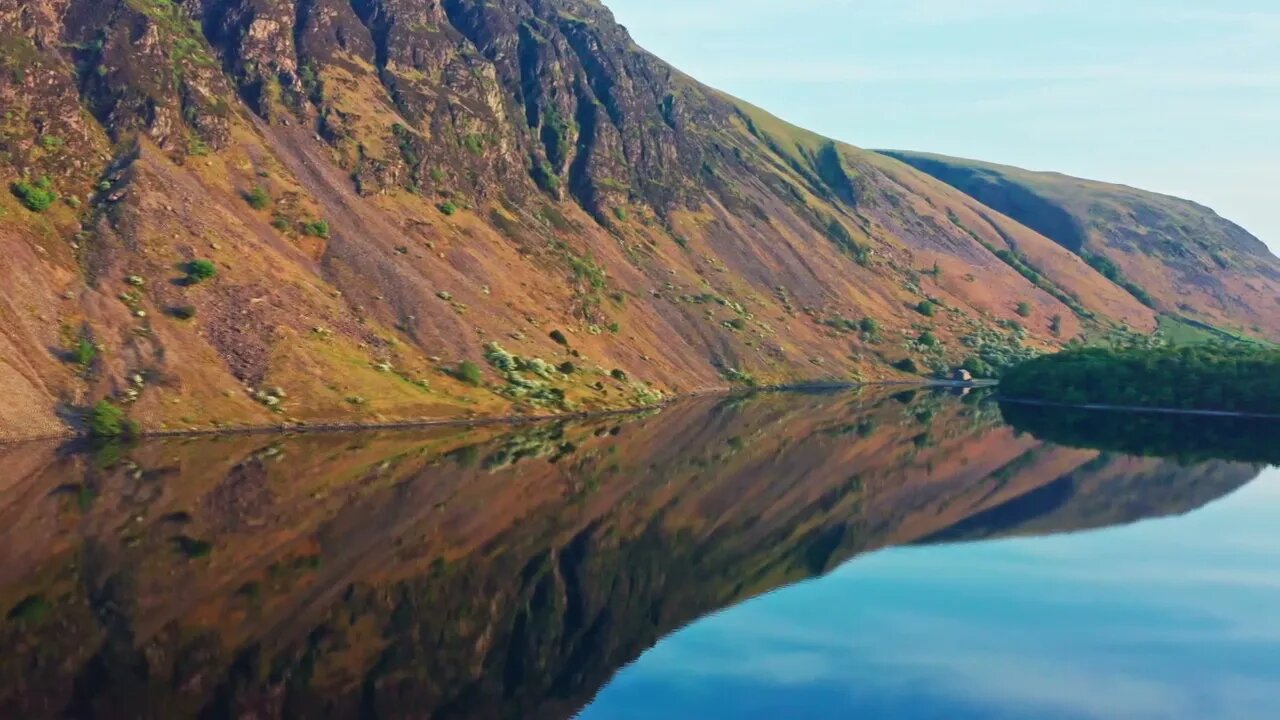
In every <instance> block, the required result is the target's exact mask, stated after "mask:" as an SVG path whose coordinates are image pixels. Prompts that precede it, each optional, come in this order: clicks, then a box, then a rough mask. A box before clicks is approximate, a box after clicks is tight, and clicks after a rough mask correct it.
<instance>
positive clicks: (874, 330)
mask: <svg viewBox="0 0 1280 720" xmlns="http://www.w3.org/2000/svg"><path fill="white" fill-rule="evenodd" d="M858 330H859V331H860V332H861V333H862V334H863V335H866V336H867V337H875V336H877V335H879V334H880V323H879V322H877V321H876V319H875V318H869V317H868V318H862V320H861V321H860V322H859V323H858Z"/></svg>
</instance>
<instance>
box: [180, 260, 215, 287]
mask: <svg viewBox="0 0 1280 720" xmlns="http://www.w3.org/2000/svg"><path fill="white" fill-rule="evenodd" d="M183 268H184V269H185V270H186V271H187V283H189V284H191V285H195V284H197V283H201V282H204V281H205V280H212V279H213V278H215V277H217V275H218V267H217V266H216V265H214V264H213V261H212V260H192V261H191V262H189V263H187V264H186V265H184V266H183Z"/></svg>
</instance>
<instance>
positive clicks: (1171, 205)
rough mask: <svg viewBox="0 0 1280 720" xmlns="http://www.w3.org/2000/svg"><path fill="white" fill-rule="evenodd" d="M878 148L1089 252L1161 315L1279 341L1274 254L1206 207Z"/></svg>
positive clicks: (1278, 265) (1279, 275) (1279, 292)
mask: <svg viewBox="0 0 1280 720" xmlns="http://www.w3.org/2000/svg"><path fill="white" fill-rule="evenodd" d="M884 154H885V155H887V156H889V157H893V158H896V159H898V160H901V161H903V162H906V163H908V164H910V165H912V166H913V167H915V168H917V169H919V170H921V171H923V172H926V173H929V174H930V175H932V176H934V177H936V178H938V179H939V180H942V181H943V182H946V183H948V184H950V185H952V186H954V187H956V188H957V189H959V190H961V191H963V192H965V193H966V194H968V195H970V196H972V197H973V198H974V199H976V200H978V201H979V202H981V203H983V204H985V205H987V206H989V207H992V208H995V209H996V210H999V211H1000V212H1002V213H1004V214H1006V215H1008V216H1009V217H1011V218H1014V219H1015V220H1018V221H1019V222H1021V223H1023V224H1025V225H1027V226H1028V227H1031V228H1034V229H1036V230H1037V231H1039V232H1041V233H1043V234H1044V235H1045V236H1046V237H1050V238H1052V239H1053V240H1055V241H1056V242H1058V244H1060V245H1062V246H1063V247H1065V248H1067V249H1069V250H1071V251H1072V252H1074V253H1076V254H1078V255H1081V256H1082V257H1086V258H1090V259H1091V262H1092V264H1093V265H1095V266H1097V267H1098V268H1100V269H1102V270H1103V271H1104V272H1106V273H1107V274H1108V275H1109V276H1110V277H1113V278H1114V279H1117V280H1118V281H1119V282H1120V283H1121V284H1123V285H1126V286H1127V287H1128V288H1129V289H1130V291H1131V292H1132V293H1133V294H1134V295H1135V296H1136V297H1138V298H1140V299H1141V300H1143V302H1144V303H1146V304H1148V305H1150V306H1152V307H1153V308H1155V309H1157V310H1159V311H1160V312H1162V313H1165V314H1168V315H1173V316H1183V317H1186V318H1189V319H1192V320H1196V321H1199V322H1202V323H1206V324H1210V325H1216V326H1223V327H1226V328H1229V329H1232V330H1236V331H1241V330H1243V331H1245V332H1251V333H1254V334H1260V335H1263V336H1265V337H1268V338H1270V339H1272V340H1275V339H1280V258H1277V257H1276V256H1274V255H1272V254H1271V252H1270V251H1269V250H1268V249H1267V247H1266V245H1264V244H1263V243H1262V241H1260V240H1258V239H1257V238H1256V237H1254V236H1252V235H1250V234H1249V233H1248V232H1247V231H1246V230H1245V229H1244V228H1242V227H1240V226H1239V225H1236V224H1235V223H1233V222H1231V221H1229V220H1226V219H1224V218H1222V217H1220V216H1218V214H1217V213H1215V212H1213V211H1212V210H1210V209H1209V208H1206V207H1204V206H1201V205H1198V204H1196V203H1193V202H1190V201H1188V200H1182V199H1180V198H1175V197H1169V196H1167V195H1159V194H1156V193H1151V192H1146V191H1143V190H1138V189H1135V188H1131V187H1126V186H1124V185H1112V184H1107V183H1101V182H1096V181H1092V180H1081V179H1079V178H1073V177H1069V176H1066V175H1061V174H1059V173H1047V172H1032V171H1029V170H1022V169H1020V168H1014V167H1008V166H1004V165H995V164H992V163H986V162H979V161H976V160H963V159H959V158H950V157H945V156H942V155H932V154H927V153H913V152H900V151H885V153H884Z"/></svg>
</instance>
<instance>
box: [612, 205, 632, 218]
mask: <svg viewBox="0 0 1280 720" xmlns="http://www.w3.org/2000/svg"><path fill="white" fill-rule="evenodd" d="M613 216H614V217H616V218H618V222H626V221H627V218H629V217H631V214H630V213H629V212H628V211H627V209H626V208H624V207H616V208H614V209H613Z"/></svg>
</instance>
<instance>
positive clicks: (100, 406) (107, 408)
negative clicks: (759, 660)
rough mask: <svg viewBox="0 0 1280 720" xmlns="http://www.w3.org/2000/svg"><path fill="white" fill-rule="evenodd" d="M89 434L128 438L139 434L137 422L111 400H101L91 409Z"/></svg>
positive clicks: (97, 436)
mask: <svg viewBox="0 0 1280 720" xmlns="http://www.w3.org/2000/svg"><path fill="white" fill-rule="evenodd" d="M87 420H88V425H89V434H91V435H92V436H93V437H96V438H128V437H134V436H136V435H138V434H139V428H138V425H137V423H135V422H134V421H132V420H130V419H129V418H128V417H126V416H125V412H124V410H121V409H120V408H118V407H116V406H115V405H114V404H112V403H111V401H110V400H105V399H104V400H99V401H98V402H97V403H96V404H95V405H94V406H93V407H92V408H90V409H89V415H88V418H87Z"/></svg>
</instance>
